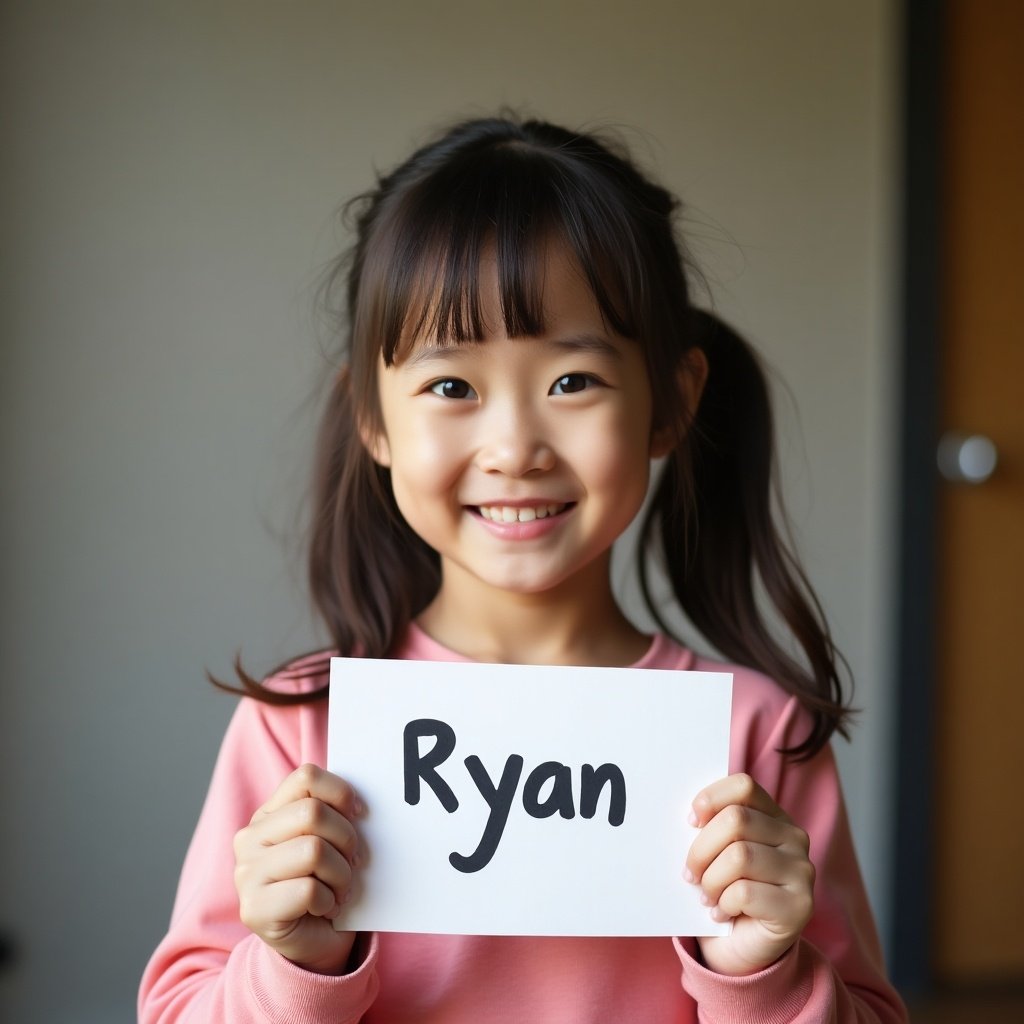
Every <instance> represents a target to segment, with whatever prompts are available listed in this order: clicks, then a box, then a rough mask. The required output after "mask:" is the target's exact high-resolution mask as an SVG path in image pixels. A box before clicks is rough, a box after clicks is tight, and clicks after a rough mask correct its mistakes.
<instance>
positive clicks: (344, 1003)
mask: <svg viewBox="0 0 1024 1024" xmlns="http://www.w3.org/2000/svg"><path fill="white" fill-rule="evenodd" d="M304 713H308V710H304V709H301V708H279V707H271V706H268V705H265V704H260V703H258V702H256V701H253V700H249V699H244V700H242V701H241V703H240V704H239V706H238V708H237V709H236V711H235V714H234V717H233V718H232V720H231V724H230V725H229V727H228V730H227V733H226V734H225V737H224V742H223V745H222V747H221V750H220V754H219V756H218V759H217V764H216V767H215V768H214V772H213V778H212V781H211V783H210V789H209V792H208V794H207V797H206V802H205V804H204V806H203V810H202V813H201V815H200V818H199V824H198V825H197V827H196V831H195V834H194V836H193V838H192V842H191V845H190V846H189V850H188V853H187V855H186V858H185V864H184V867H183V868H182V873H181V879H180V882H179V885H178V893H177V898H176V900H175V904H174V911H173V914H172V919H171V925H170V929H169V931H168V933H167V935H166V937H165V938H164V940H163V941H162V942H161V943H160V945H159V946H158V947H157V949H156V951H155V952H154V954H153V956H152V958H151V959H150V962H149V964H148V966H147V968H146V971H145V973H144V975H143V978H142V985H141V988H140V992H139V1021H140V1024H191V1022H196V1024H198V1022H200V1021H201V1022H203V1024H207V1022H209V1021H223V1022H225V1024H249V1022H254V1024H255V1022H259V1024H277V1022H281V1024H284V1022H292V1021H295V1020H302V1021H306V1022H309V1024H355V1022H356V1021H358V1020H359V1018H360V1017H361V1016H362V1015H363V1014H364V1013H365V1012H366V1010H367V1008H368V1007H369V1006H370V1004H371V1003H372V1002H373V999H374V997H375V996H376V994H377V972H376V961H377V949H376V941H375V940H374V941H372V942H371V946H370V950H369V954H368V956H367V958H366V960H365V961H364V963H363V964H362V965H361V966H360V968H359V969H358V970H357V971H355V972H354V973H353V974H349V975H346V976H344V977H330V976H324V975H319V974H314V973H312V972H309V971H306V970H303V969H302V968H299V967H297V966H295V965H294V964H292V963H291V962H289V961H288V960H286V959H285V958H284V957H282V956H280V955H279V954H278V953H276V952H275V951H274V950H272V949H270V947H268V946H267V945H265V944H264V943H263V942H262V940H261V939H259V938H258V937H257V936H256V935H253V934H252V933H251V932H250V931H249V930H248V929H247V928H246V927H245V925H243V924H242V922H241V920H240V919H239V911H238V898H237V895H236V892H235V886H234V866H235V861H234V851H233V841H234V837H235V833H236V832H238V830H239V829H241V828H242V827H244V826H245V825H246V824H248V822H249V820H250V818H251V817H252V814H253V812H254V811H255V810H256V808H257V807H259V806H260V805H261V804H263V803H264V802H265V801H266V800H267V798H268V797H269V796H270V795H271V793H273V791H274V790H275V789H276V788H277V786H278V785H279V784H280V783H281V782H282V780H283V779H284V778H285V777H286V776H287V775H288V774H289V773H290V772H291V771H293V770H294V769H295V768H296V767H298V765H299V764H300V763H301V762H302V761H303V760H304V759H306V758H304V757H303V756H302V755H303V749H302V747H303V744H302V734H303V731H304V730H303V727H302V721H301V716H302V715H303V714H304Z"/></svg>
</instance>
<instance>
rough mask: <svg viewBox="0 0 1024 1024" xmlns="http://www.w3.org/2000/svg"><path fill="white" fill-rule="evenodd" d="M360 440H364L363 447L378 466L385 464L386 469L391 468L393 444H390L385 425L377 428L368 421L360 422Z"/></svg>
mask: <svg viewBox="0 0 1024 1024" xmlns="http://www.w3.org/2000/svg"><path fill="white" fill-rule="evenodd" d="M359 440H360V441H362V442H363V447H364V448H365V449H366V450H367V451H368V452H369V453H370V458H371V459H373V461H374V462H376V463H377V465H378V466H383V467H384V469H390V468H391V445H389V444H388V438H387V434H385V433H384V428H383V427H381V428H379V429H375V428H373V427H370V426H369V425H368V424H366V423H360V424H359Z"/></svg>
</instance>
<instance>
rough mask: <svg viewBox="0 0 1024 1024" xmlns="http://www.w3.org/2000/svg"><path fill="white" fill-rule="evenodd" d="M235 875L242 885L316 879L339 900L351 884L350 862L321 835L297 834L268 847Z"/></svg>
mask: <svg viewBox="0 0 1024 1024" xmlns="http://www.w3.org/2000/svg"><path fill="white" fill-rule="evenodd" d="M236 876H237V877H238V879H239V882H240V885H241V887H243V888H254V887H265V886H269V885H273V884H274V883H275V882H284V881H287V880H289V879H292V878H306V877H311V878H316V879H317V880H318V881H320V882H322V883H323V884H324V885H326V886H327V887H328V888H329V889H330V890H331V891H332V892H333V893H334V894H335V896H337V897H338V899H339V901H340V900H341V899H343V898H344V896H345V894H346V893H347V892H348V890H349V888H350V886H351V885H352V867H351V865H350V864H349V862H348V861H347V860H346V859H345V858H344V857H343V856H342V855H341V854H340V853H339V852H338V851H337V850H336V849H335V848H334V847H333V846H331V845H330V843H327V842H325V841H324V840H323V839H320V838H319V837H318V836H298V837H297V838H295V839H289V840H287V842H284V843H280V844H278V845H277V846H272V847H268V849H267V851H266V853H265V854H264V855H263V856H262V857H261V858H260V859H259V860H258V861H257V862H255V863H249V864H242V865H239V866H238V868H237V869H236Z"/></svg>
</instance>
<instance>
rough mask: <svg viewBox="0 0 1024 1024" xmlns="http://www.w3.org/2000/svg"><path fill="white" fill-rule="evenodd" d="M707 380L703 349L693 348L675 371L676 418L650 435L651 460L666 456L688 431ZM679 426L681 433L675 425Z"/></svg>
mask: <svg viewBox="0 0 1024 1024" xmlns="http://www.w3.org/2000/svg"><path fill="white" fill-rule="evenodd" d="M707 381H708V357H707V356H706V355H705V354H704V350H703V349H701V348H697V346H696V345H694V346H693V347H692V348H691V349H690V350H689V351H688V352H687V353H686V355H684V356H683V358H682V359H681V360H680V363H679V368H678V369H677V370H676V390H677V392H678V395H679V419H678V420H676V421H674V422H670V423H665V424H662V425H661V426H659V427H656V428H655V429H654V430H653V431H652V432H651V458H652V459H660V458H661V457H662V456H664V455H668V453H669V452H670V451H672V449H673V448H674V447H675V446H676V444H678V443H679V442H680V441H681V440H682V439H683V438H684V437H685V436H686V435H687V433H688V432H689V430H690V424H691V423H693V421H694V420H695V419H696V418H697V408H698V406H699V405H700V396H701V395H702V394H703V393H704V385H705V384H706V383H707ZM676 423H682V424H683V429H682V431H678V430H677V429H676V426H675V424H676Z"/></svg>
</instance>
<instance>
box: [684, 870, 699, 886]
mask: <svg viewBox="0 0 1024 1024" xmlns="http://www.w3.org/2000/svg"><path fill="white" fill-rule="evenodd" d="M683 878H685V879H686V880H687V881H688V882H689V883H690V884H691V885H693V883H694V882H695V881H696V879H695V878H694V877H693V872H692V871H691V870H690V869H689V868H687V869H686V870H685V871H684V872H683Z"/></svg>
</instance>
